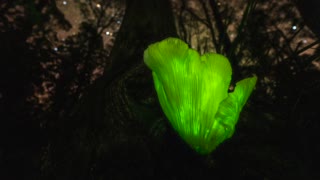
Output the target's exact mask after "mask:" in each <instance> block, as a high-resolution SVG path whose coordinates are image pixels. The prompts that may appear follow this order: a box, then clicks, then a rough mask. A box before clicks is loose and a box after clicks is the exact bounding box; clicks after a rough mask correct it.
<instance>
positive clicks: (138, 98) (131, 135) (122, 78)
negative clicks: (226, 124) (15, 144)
mask: <svg viewBox="0 0 320 180" xmlns="http://www.w3.org/2000/svg"><path fill="white" fill-rule="evenodd" d="M126 3H127V4H126V7H127V9H126V13H125V17H124V20H123V24H122V26H121V28H120V30H119V32H118V35H117V38H116V42H115V44H114V48H113V50H112V52H111V61H112V66H111V67H108V68H107V69H106V70H105V73H104V76H103V77H102V78H100V79H99V80H97V82H96V83H95V84H94V85H93V86H92V87H91V88H90V89H89V90H88V93H87V94H85V95H84V97H83V98H82V100H81V101H80V102H79V106H78V107H76V108H75V112H74V114H73V115H72V116H71V117H69V118H64V119H63V120H61V122H60V124H61V128H59V129H57V130H56V132H54V133H56V134H57V136H56V137H54V138H53V140H52V142H51V146H49V148H50V150H48V152H49V155H47V156H45V157H47V158H48V160H45V162H47V164H45V163H44V165H43V168H44V169H45V170H44V175H43V176H45V177H46V178H49V179H56V178H57V179H99V178H102V179H104V178H111V179H127V178H130V179H140V178H142V177H154V175H155V174H157V173H160V172H154V171H155V170H156V169H157V166H158V164H157V163H156V162H157V159H152V158H154V157H155V156H153V155H152V154H154V153H160V151H163V150H164V149H166V147H165V146H162V145H163V144H161V143H163V142H164V141H163V139H164V138H165V137H164V131H165V130H166V127H167V122H166V121H164V119H163V117H164V116H163V114H162V112H161V109H160V107H159V105H158V102H157V98H156V95H155V92H154V88H153V81H152V76H151V71H150V70H149V69H148V68H147V67H146V66H145V65H144V63H143V51H144V50H145V49H146V48H147V46H148V45H149V44H151V43H153V42H155V41H159V40H162V39H164V38H167V37H169V36H176V31H175V26H174V21H173V16H172V12H171V8H170V3H169V1H167V0H152V1H150V0H127V2H126ZM161 147H162V148H161ZM50 153H51V154H50ZM159 158H160V157H159ZM159 176H160V175H159Z"/></svg>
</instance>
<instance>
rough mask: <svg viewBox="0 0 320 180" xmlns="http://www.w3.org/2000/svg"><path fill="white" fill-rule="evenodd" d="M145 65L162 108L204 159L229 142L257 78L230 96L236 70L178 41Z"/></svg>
mask: <svg viewBox="0 0 320 180" xmlns="http://www.w3.org/2000/svg"><path fill="white" fill-rule="evenodd" d="M144 62H145V64H146V65H147V66H148V67H149V68H150V69H151V70H152V75H153V80H154V85H155V89H156V92H157V94H158V98H159V102H160V105H161V107H162V109H163V111H164V113H165V115H166V116H167V118H168V120H169V121H170V123H171V125H172V127H173V128H174V129H175V130H176V131H177V132H178V134H179V135H180V136H181V138H182V139H183V140H184V141H185V142H187V144H189V145H190V146H191V147H192V148H193V149H194V150H195V151H197V152H198V153H200V154H208V153H210V152H212V151H213V150H214V149H215V148H216V147H217V146H218V145H219V144H220V143H222V142H223V141H224V140H226V139H227V138H230V137H231V136H232V135H233V133H234V129H235V125H236V123H237V121H238V118H239V114H240V112H241V110H242V107H243V106H244V104H245V103H246V101H247V99H248V98H249V96H250V94H251V92H252V90H253V88H254V87H255V84H256V81H257V77H256V76H253V77H250V78H246V79H243V80H241V81H240V82H238V83H236V87H235V89H234V91H233V92H231V93H228V88H229V85H230V81H231V74H232V69H231V65H230V63H229V61H228V59H227V58H226V57H224V56H222V55H219V54H214V53H207V54H204V55H202V56H200V55H199V54H198V52H197V51H195V50H193V49H189V48H188V45H187V44H186V43H184V42H183V41H182V40H180V39H177V38H167V39H165V40H163V41H160V42H157V43H154V44H151V45H150V46H149V47H148V48H147V49H146V50H145V51H144Z"/></svg>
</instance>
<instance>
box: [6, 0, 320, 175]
mask: <svg viewBox="0 0 320 180" xmlns="http://www.w3.org/2000/svg"><path fill="white" fill-rule="evenodd" d="M69 1H71V0H69ZM62 2H63V1H51V0H45V1H33V0H17V1H6V0H2V1H0V53H1V54H0V122H1V124H0V179H18V178H19V179H59V180H62V179H69V180H70V179H85V180H88V179H146V178H147V179H205V178H210V179H236V178H238V179H239V178H240V179H248V178H250V179H320V173H319V171H318V168H317V164H318V162H319V160H320V156H319V153H320V143H319V137H320V136H319V132H320V110H319V105H318V104H319V102H320V94H319V93H320V72H319V69H320V68H319V66H320V65H319V64H320V49H319V44H320V41H319V38H320V23H319V20H318V19H319V18H318V17H319V15H320V14H319V12H320V11H319V7H320V4H319V1H316V0H305V1H302V0H301V1H300V0H297V1H288V2H287V1H284V3H281V5H279V4H278V3H275V2H272V1H265V0H260V1H258V0H250V1H243V2H242V3H239V8H242V9H244V11H243V13H242V16H240V18H239V15H237V14H236V13H235V12H236V7H237V6H233V5H232V6H231V5H230V4H229V5H228V3H223V2H219V1H215V0H208V1H206V0H199V1H197V2H198V5H197V6H196V7H197V8H199V9H201V11H202V12H203V16H201V15H199V14H197V13H196V11H193V9H191V8H188V7H189V6H188V3H190V1H187V0H180V1H172V2H171V3H170V1H168V0H126V1H124V0H123V1H116V0H114V1H98V0H97V1H92V0H88V1H81V0H79V1H77V0H74V1H73V2H74V4H77V7H78V8H80V10H81V11H80V12H81V16H82V19H83V21H82V22H81V23H80V25H79V30H78V31H77V32H76V33H74V34H72V35H69V36H67V37H66V38H65V39H63V40H61V39H60V38H59V37H58V34H59V31H63V32H68V31H69V30H70V29H72V24H73V23H72V22H70V21H69V20H68V19H67V18H66V17H65V15H64V14H63V12H62V11H61V9H59V7H58V3H62ZM97 3H99V8H98V9H97V8H96V7H98V5H97ZM240 4H241V5H240ZM177 6H178V8H177ZM240 6H241V7H240ZM107 9H111V10H113V11H112V12H115V13H113V14H109V13H108V12H109V11H107ZM195 9H196V8H195ZM296 11H298V12H299V13H298V14H300V15H301V16H300V15H299V16H298V15H297V14H296V13H295V12H296ZM270 12H273V13H270ZM274 12H276V13H274ZM277 12H278V13H279V14H277ZM237 18H238V19H239V21H237V22H236V23H235V22H234V19H237ZM278 22H284V23H286V22H289V23H290V24H292V26H290V28H291V29H289V30H288V29H287V30H285V31H284V30H283V29H281V28H280V27H277V26H275V24H277V23H278ZM117 24H118V25H117ZM232 24H233V25H234V26H235V27H236V36H235V38H231V37H230V34H228V30H227V29H228V27H229V26H230V25H232ZM200 25H201V26H200ZM118 26H119V27H118ZM293 26H294V28H293ZM200 27H201V28H200ZM203 27H204V28H203ZM118 28H119V30H118ZM270 28H271V30H270ZM106 29H111V30H113V31H112V33H113V34H112V35H113V37H114V38H111V39H108V43H105V42H106V40H105V36H106V34H107V35H109V34H110V32H111V30H110V32H109V31H107V32H108V33H107V32H106ZM202 33H207V34H209V36H205V37H203V36H202ZM300 36H301V37H308V38H309V39H308V41H309V42H308V43H306V44H305V43H303V41H302V40H297V37H300ZM167 37H180V38H181V39H183V40H185V41H186V42H188V43H190V44H192V41H194V39H193V37H197V38H196V39H197V45H196V47H194V48H195V49H197V50H199V51H200V52H206V51H208V50H210V49H214V50H215V51H216V52H218V53H221V54H224V55H226V56H227V57H228V58H229V60H230V62H231V64H232V66H233V69H234V72H233V81H234V82H236V81H238V80H239V79H242V78H243V77H247V76H249V75H251V74H256V75H257V76H258V78H259V81H258V83H257V87H256V89H255V91H254V93H253V94H252V96H251V97H250V99H249V101H248V103H247V105H246V106H245V108H244V110H243V111H242V113H241V115H240V119H239V122H238V124H237V127H236V132H235V134H234V136H233V137H232V138H230V139H229V140H227V141H226V142H224V143H223V144H221V145H220V146H219V147H218V148H217V149H216V150H215V151H214V152H213V153H212V154H210V155H208V156H200V155H197V154H196V153H195V152H193V151H192V150H191V149H190V148H189V147H188V146H187V145H185V144H184V142H183V141H182V140H181V139H180V138H179V137H178V136H177V134H176V133H175V132H174V131H173V129H172V128H171V126H170V124H169V123H168V121H167V120H166V117H165V116H164V114H163V113H162V110H161V107H160V106H159V103H158V100H157V96H156V93H155V91H154V87H153V80H152V76H151V72H150V70H149V69H148V68H147V67H146V65H144V63H143V51H144V50H145V49H146V48H147V46H148V45H149V44H151V43H154V42H157V41H160V40H162V39H164V38H167ZM310 40H311V41H310ZM191 46H192V45H191ZM310 50H311V51H310ZM307 52H311V53H307Z"/></svg>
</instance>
